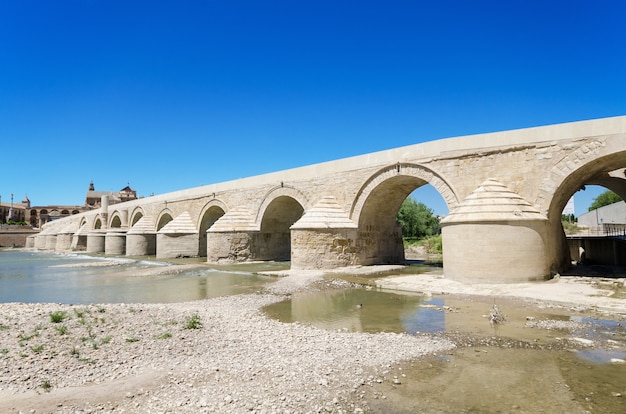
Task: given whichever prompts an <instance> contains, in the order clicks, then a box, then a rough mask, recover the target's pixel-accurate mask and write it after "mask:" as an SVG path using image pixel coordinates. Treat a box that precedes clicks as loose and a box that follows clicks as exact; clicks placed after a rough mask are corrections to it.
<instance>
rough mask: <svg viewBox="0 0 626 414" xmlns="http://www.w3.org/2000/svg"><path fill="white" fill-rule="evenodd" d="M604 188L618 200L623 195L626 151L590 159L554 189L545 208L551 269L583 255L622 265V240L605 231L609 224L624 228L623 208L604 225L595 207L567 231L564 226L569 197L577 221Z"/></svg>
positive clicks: (625, 245)
mask: <svg viewBox="0 0 626 414" xmlns="http://www.w3.org/2000/svg"><path fill="white" fill-rule="evenodd" d="M607 189H608V190H611V191H613V192H614V193H616V194H617V195H618V196H619V197H621V198H622V200H624V199H625V198H626V152H619V153H615V154H611V155H607V156H604V157H600V158H597V159H593V160H590V161H589V162H587V163H586V164H584V165H582V166H581V167H580V168H578V169H577V170H575V171H573V172H572V173H571V174H569V175H568V176H567V177H566V178H565V179H564V180H563V181H562V182H561V183H560V185H559V186H558V188H557V189H556V191H555V193H554V196H553V198H552V200H551V203H550V205H549V209H548V219H549V226H550V237H551V239H552V240H551V243H550V246H554V248H553V250H552V251H551V252H550V253H551V257H552V258H553V259H552V264H551V266H552V269H554V271H555V272H562V271H564V270H566V269H568V268H570V267H571V265H572V264H573V263H581V262H583V257H584V258H585V259H586V260H587V261H589V262H595V263H597V264H603V265H626V241H624V240H620V239H619V238H614V235H612V234H610V233H611V232H609V231H608V230H609V229H610V228H613V229H618V230H621V229H622V228H623V229H625V231H626V211H624V212H623V213H620V215H619V217H615V219H614V220H612V223H607V225H606V226H605V225H604V220H600V212H598V211H596V212H595V213H592V214H591V217H587V218H584V219H583V220H582V222H581V223H580V224H581V225H578V226H577V227H574V228H568V229H567V232H566V231H565V228H564V227H568V225H567V224H566V223H564V220H566V219H567V218H568V216H569V215H570V214H569V213H570V211H571V208H572V207H571V204H569V205H568V202H569V200H570V199H571V198H572V197H573V200H574V216H575V218H576V220H578V221H581V216H583V213H586V212H587V210H588V208H589V206H590V205H591V202H592V200H593V198H595V197H597V196H598V195H599V194H600V193H602V192H603V191H605V190H607ZM566 207H567V209H566ZM594 218H597V221H596V222H595V223H594V224H593V225H591V226H590V225H589V222H588V221H587V220H588V219H591V220H593V219H594ZM585 223H586V224H585ZM618 232H619V231H618ZM566 233H567V234H566ZM624 234H625V235H626V232H625V233H624ZM603 239H604V240H603ZM609 239H610V241H609ZM583 255H584V256H583Z"/></svg>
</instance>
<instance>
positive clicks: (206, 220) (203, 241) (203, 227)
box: [198, 206, 225, 257]
mask: <svg viewBox="0 0 626 414" xmlns="http://www.w3.org/2000/svg"><path fill="white" fill-rule="evenodd" d="M224 214H225V212H224V210H223V209H222V208H221V207H219V206H211V207H209V208H208V209H207V210H206V211H205V212H204V215H203V216H202V220H201V221H200V237H199V239H200V240H199V246H198V249H199V250H198V254H199V256H200V257H206V256H207V234H206V232H207V230H209V229H210V228H211V226H212V225H213V224H214V223H215V222H216V221H217V220H218V219H219V218H220V217H222V216H223V215H224Z"/></svg>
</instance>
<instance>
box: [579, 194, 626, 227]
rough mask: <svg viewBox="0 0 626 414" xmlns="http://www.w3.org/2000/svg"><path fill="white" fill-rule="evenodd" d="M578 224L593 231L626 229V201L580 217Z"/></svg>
mask: <svg viewBox="0 0 626 414" xmlns="http://www.w3.org/2000/svg"><path fill="white" fill-rule="evenodd" d="M578 225H579V226H580V227H587V228H588V229H589V231H590V232H593V233H603V234H611V233H615V232H617V233H620V232H623V231H624V229H626V203H625V202H624V201H619V202H617V203H613V204H609V205H608V206H604V207H600V208H597V209H595V210H591V211H590V212H588V213H585V214H581V215H580V216H579V217H578Z"/></svg>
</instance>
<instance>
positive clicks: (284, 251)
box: [256, 183, 309, 260]
mask: <svg viewBox="0 0 626 414" xmlns="http://www.w3.org/2000/svg"><path fill="white" fill-rule="evenodd" d="M308 207H309V201H308V198H307V197H306V196H305V195H304V194H303V193H302V192H301V191H299V190H298V189H296V188H294V187H291V186H284V185H283V184H282V183H281V185H280V186H277V187H274V188H272V189H271V190H270V191H268V192H267V193H266V195H265V197H264V198H263V201H262V202H261V205H260V207H259V210H258V213H257V217H256V222H257V223H258V225H259V229H260V233H259V235H258V237H257V240H256V245H257V254H258V259H260V260H289V259H290V258H291V230H290V227H291V226H292V225H293V224H294V223H295V222H296V221H298V220H299V219H300V218H301V217H302V215H303V214H304V212H305V209H306V208H308Z"/></svg>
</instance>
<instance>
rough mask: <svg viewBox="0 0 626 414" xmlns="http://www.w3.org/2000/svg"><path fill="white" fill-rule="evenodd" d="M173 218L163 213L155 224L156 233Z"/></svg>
mask: <svg viewBox="0 0 626 414" xmlns="http://www.w3.org/2000/svg"><path fill="white" fill-rule="evenodd" d="M172 220H173V218H172V216H171V215H170V214H169V213H163V214H162V215H161V217H159V222H158V223H157V231H159V230H161V229H162V228H163V227H165V225H166V224H167V223H169V222H170V221H172Z"/></svg>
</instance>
